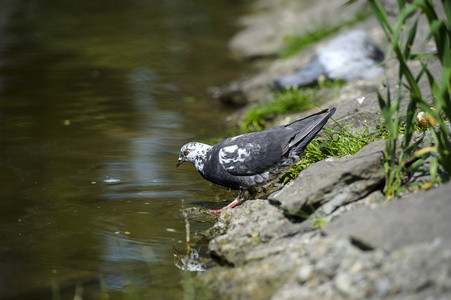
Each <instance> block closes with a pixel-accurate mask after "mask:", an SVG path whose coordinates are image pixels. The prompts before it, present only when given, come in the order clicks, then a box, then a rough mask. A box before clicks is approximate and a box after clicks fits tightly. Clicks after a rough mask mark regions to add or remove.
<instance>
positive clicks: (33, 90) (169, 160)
mask: <svg viewBox="0 0 451 300" xmlns="http://www.w3.org/2000/svg"><path fill="white" fill-rule="evenodd" d="M0 6H1V11H0V182H1V190H0V298H2V299H9V298H11V299H25V298H27V299H32V298H35V299H52V298H53V299H59V298H61V299H73V298H74V295H82V296H83V299H101V298H102V297H105V296H108V297H109V299H124V298H133V297H134V296H136V298H148V299H171V298H174V299H178V298H180V297H181V296H182V294H183V288H182V286H181V283H180V282H181V278H182V274H181V271H180V270H179V269H177V268H176V267H175V266H174V261H173V251H172V247H173V245H175V246H176V247H177V248H178V249H179V250H184V242H183V241H184V238H185V223H184V220H183V217H182V216H181V214H180V209H181V199H184V200H185V202H186V206H188V207H189V206H201V207H206V208H207V207H208V208H219V207H221V206H223V205H224V204H225V203H227V201H230V200H232V199H233V198H234V197H235V194H234V193H227V192H223V191H222V190H220V189H217V188H215V187H213V186H211V185H210V184H208V183H207V182H206V181H205V180H203V179H202V178H201V177H200V175H199V174H197V171H195V169H194V167H193V166H190V165H187V164H185V165H182V166H181V167H179V168H178V169H175V163H176V161H177V157H178V151H179V149H180V147H181V146H182V145H183V144H184V143H186V142H188V141H190V140H203V139H207V138H210V137H217V136H223V135H224V134H226V133H225V132H224V122H223V120H224V118H225V116H226V115H227V114H229V113H231V111H230V110H228V109H227V108H225V107H222V106H220V105H218V104H216V103H214V102H212V101H210V100H209V98H208V96H207V94H206V93H205V89H206V88H207V87H208V86H214V85H220V84H224V83H226V82H227V81H228V80H231V79H233V78H234V77H236V76H237V74H238V72H239V71H240V68H242V66H241V65H240V64H239V63H237V62H234V61H233V60H232V59H231V58H230V57H229V56H228V53H227V50H226V41H227V39H228V38H230V37H231V35H232V34H233V33H234V31H235V30H236V28H234V27H233V24H234V20H235V18H236V17H237V16H239V15H240V13H241V12H242V11H243V5H242V4H240V1H229V0H216V1H208V0H193V1H187V0H185V1H183V0H153V1H144V0H142V1H139V0H135V1H106V0H95V1H67V0H64V1H63V0H57V1H49V0H40V1H34V0H32V1H16V0H9V1H6V0H2V1H0ZM187 97H194V98H195V99H196V100H192V98H187ZM187 99H188V100H189V101H188V100H187ZM218 199H219V200H218ZM209 226H211V223H209V222H200V221H196V220H192V221H191V230H192V232H196V231H201V230H203V229H205V228H207V227H209ZM193 238H194V240H196V236H195V234H194V237H193Z"/></svg>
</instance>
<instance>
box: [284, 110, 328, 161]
mask: <svg viewBox="0 0 451 300" xmlns="http://www.w3.org/2000/svg"><path fill="white" fill-rule="evenodd" d="M335 110H336V109H335V107H333V108H331V109H325V110H323V111H320V112H318V113H316V114H314V115H311V116H308V117H306V118H304V119H300V120H297V121H294V122H293V123H291V124H288V125H287V127H291V128H294V129H296V130H298V131H299V133H298V134H296V135H295V136H294V138H293V139H292V140H291V141H290V144H289V148H291V147H294V152H295V153H300V152H301V151H303V150H304V148H305V147H306V146H307V145H308V143H310V141H311V140H313V138H314V137H315V136H316V135H317V134H318V132H319V131H320V130H321V129H322V128H323V127H324V125H326V123H327V121H328V120H329V119H330V117H332V115H333V114H334V113H335Z"/></svg>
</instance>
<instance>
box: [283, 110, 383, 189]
mask: <svg viewBox="0 0 451 300" xmlns="http://www.w3.org/2000/svg"><path fill="white" fill-rule="evenodd" d="M332 120H333V121H334V122H335V123H336V124H337V127H338V130H336V129H329V128H324V132H325V134H326V137H316V138H314V139H313V140H312V141H311V142H310V143H309V144H308V145H307V147H306V148H305V151H304V155H303V156H302V158H301V160H300V161H299V162H298V163H297V164H296V165H294V166H292V167H291V168H290V170H289V171H288V172H287V173H285V174H283V175H282V176H281V178H280V179H281V181H282V182H283V184H287V183H288V182H289V181H291V180H292V179H294V178H296V177H297V176H298V175H299V173H300V172H301V171H303V170H305V169H307V168H308V167H309V166H310V165H312V164H313V163H315V162H317V161H320V160H323V159H326V158H328V157H337V158H340V157H343V156H346V155H353V154H355V153H357V152H358V151H359V150H360V149H362V148H363V147H365V146H366V145H368V144H370V143H372V142H374V141H375V140H377V139H379V138H380V136H382V135H383V134H385V133H384V132H381V131H378V132H371V133H370V132H369V131H368V129H365V131H364V132H354V133H351V132H350V131H349V130H348V129H349V128H350V127H351V125H349V126H343V125H341V124H340V123H338V122H337V121H335V120H334V119H333V118H332ZM382 131H383V130H382Z"/></svg>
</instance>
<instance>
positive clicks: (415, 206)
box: [323, 183, 451, 251]
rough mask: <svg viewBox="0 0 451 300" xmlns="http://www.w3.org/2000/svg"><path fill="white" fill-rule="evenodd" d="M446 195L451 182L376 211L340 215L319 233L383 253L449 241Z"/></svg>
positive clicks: (449, 209) (449, 203) (450, 227)
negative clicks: (353, 241) (436, 240)
mask: <svg viewBox="0 0 451 300" xmlns="http://www.w3.org/2000/svg"><path fill="white" fill-rule="evenodd" d="M450 195H451V183H447V184H446V185H444V186H442V187H441V188H438V189H433V190H430V191H426V192H424V193H422V194H418V195H409V196H407V197H405V198H403V199H401V200H399V201H393V202H392V203H389V204H388V205H386V206H384V207H379V208H378V209H371V208H369V207H362V208H359V209H356V210H354V211H350V212H346V213H343V214H342V215H341V216H339V217H338V218H337V219H335V220H334V221H332V222H331V223H330V224H328V225H326V226H325V227H324V228H323V231H324V232H325V233H326V234H338V235H342V236H343V235H344V236H349V237H351V238H352V239H354V240H356V241H358V242H359V243H361V244H364V245H367V246H368V247H372V248H376V247H377V248H382V249H384V250H387V251H392V250H395V249H399V248H401V247H404V246H407V245H410V244H415V243H422V242H428V241H429V242H430V241H432V240H433V239H435V238H443V239H447V240H450V241H451V222H449V218H450V215H451V201H450V199H451V197H450Z"/></svg>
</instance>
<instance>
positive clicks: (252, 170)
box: [177, 108, 335, 212]
mask: <svg viewBox="0 0 451 300" xmlns="http://www.w3.org/2000/svg"><path fill="white" fill-rule="evenodd" d="M334 113H335V108H332V109H330V110H323V111H321V112H319V113H316V114H313V115H310V116H308V117H306V118H303V119H300V120H297V121H294V122H292V123H290V124H287V125H282V126H277V127H274V128H272V129H269V130H265V131H261V132H254V133H248V134H243V135H239V136H236V137H232V138H228V139H225V140H223V141H221V142H219V143H217V144H216V145H214V146H210V145H206V144H202V143H198V142H190V143H188V144H186V145H184V146H183V147H182V148H181V150H180V156H179V159H178V162H177V167H178V166H179V165H180V164H182V163H183V162H185V161H189V162H191V163H193V164H194V166H195V167H196V169H197V170H198V171H199V173H200V174H201V175H202V176H203V177H204V178H205V179H207V180H208V181H211V182H213V183H215V184H217V185H219V186H222V187H226V188H230V189H235V190H239V195H238V197H237V198H236V199H235V200H234V201H233V202H232V203H230V204H229V205H228V207H234V206H236V205H237V204H239V203H241V202H242V201H243V200H244V194H245V192H246V191H249V194H250V198H251V199H252V198H254V197H255V196H256V190H255V188H256V187H258V186H263V185H266V184H268V183H270V182H272V181H274V180H275V179H277V178H279V176H280V175H281V174H283V173H284V172H286V171H287V170H288V169H289V168H290V167H291V166H292V165H294V164H295V163H297V162H298V161H299V160H300V158H301V156H302V153H303V150H304V148H305V147H306V146H307V144H308V143H310V141H311V140H312V139H313V138H314V137H315V136H316V134H317V133H318V132H319V131H320V130H321V128H323V126H324V125H325V124H326V123H327V121H328V120H329V118H330V117H331V116H332V115H333V114H334ZM220 211H221V210H218V211H212V212H220Z"/></svg>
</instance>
